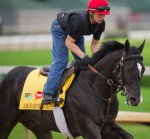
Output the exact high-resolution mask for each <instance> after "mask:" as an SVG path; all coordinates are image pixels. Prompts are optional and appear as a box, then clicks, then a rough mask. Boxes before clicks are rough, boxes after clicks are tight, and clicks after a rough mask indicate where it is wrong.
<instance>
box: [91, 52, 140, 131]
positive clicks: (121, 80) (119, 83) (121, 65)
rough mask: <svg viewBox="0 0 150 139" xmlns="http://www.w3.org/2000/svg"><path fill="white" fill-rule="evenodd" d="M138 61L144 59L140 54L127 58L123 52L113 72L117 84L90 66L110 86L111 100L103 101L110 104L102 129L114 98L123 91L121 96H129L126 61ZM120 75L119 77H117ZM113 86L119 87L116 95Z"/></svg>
mask: <svg viewBox="0 0 150 139" xmlns="http://www.w3.org/2000/svg"><path fill="white" fill-rule="evenodd" d="M137 59H141V60H142V59H143V57H142V56H141V55H140V54H134V55H130V56H126V53H125V51H124V52H123V55H122V57H121V59H120V62H119V64H118V65H117V66H116V68H115V70H114V71H113V72H112V73H113V75H114V78H115V81H116V82H117V83H115V82H114V81H113V80H112V79H109V78H107V77H106V76H105V75H103V74H102V73H101V72H99V71H97V70H96V69H95V68H94V67H92V66H91V65H88V67H89V68H90V69H91V70H92V71H93V72H94V73H96V74H97V75H99V76H101V77H102V78H104V79H105V80H106V81H107V84H108V85H109V86H110V90H111V95H110V98H108V99H105V98H102V99H103V100H105V101H107V102H108V105H107V110H106V116H105V118H104V121H103V123H102V126H101V129H102V128H103V126H104V124H105V121H106V119H107V116H108V113H109V109H110V104H111V103H112V102H113V98H114V96H115V95H116V94H117V93H118V92H119V91H121V95H122V96H127V92H126V87H125V84H124V74H123V73H124V63H125V61H128V60H137ZM117 73H118V76H117ZM113 86H115V87H117V91H116V93H113Z"/></svg>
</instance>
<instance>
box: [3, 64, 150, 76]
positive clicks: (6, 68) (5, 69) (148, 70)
mask: <svg viewBox="0 0 150 139" xmlns="http://www.w3.org/2000/svg"><path fill="white" fill-rule="evenodd" d="M14 67H15V66H0V74H7V73H8V72H9V71H10V70H11V69H12V68H14ZM36 67H37V66H36ZM149 75H150V66H149V67H146V69H145V72H144V76H149Z"/></svg>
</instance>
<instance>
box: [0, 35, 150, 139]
mask: <svg viewBox="0 0 150 139" xmlns="http://www.w3.org/2000/svg"><path fill="white" fill-rule="evenodd" d="M105 40H110V39H104V40H102V41H105ZM115 40H117V41H120V42H122V43H124V41H125V38H116V39H115ZM129 41H130V42H131V44H132V45H135V46H139V45H140V44H141V43H142V40H129ZM149 44H150V40H146V43H145V48H144V50H143V53H142V55H143V56H144V64H145V65H146V66H150V61H149V54H150V47H149ZM86 46H87V47H86V51H87V54H88V55H91V52H90V48H89V47H88V46H89V44H86ZM71 60H73V57H72V55H70V59H69V61H71ZM50 62H51V50H50V49H46V50H26V51H21V50H20V51H0V65H49V64H50ZM147 81H148V80H147ZM149 90H150V88H149V87H144V86H142V92H143V103H142V104H141V105H140V106H138V107H129V106H128V105H126V104H125V103H124V102H125V97H122V96H121V95H120V94H118V98H119V100H120V101H119V102H120V108H119V110H122V111H143V112H150V109H149V105H150V101H149V98H150V94H149ZM121 126H122V127H123V128H124V129H126V130H127V131H128V132H130V133H132V134H133V136H134V138H135V139H148V138H150V132H149V131H150V128H149V127H147V126H144V125H121ZM31 136H32V137H31V138H32V139H36V138H35V136H34V135H33V134H31ZM16 137H17V138H18V139H23V138H25V132H24V127H23V126H22V125H21V124H18V125H17V126H16V127H15V128H14V129H13V132H12V133H11V135H10V137H9V139H16ZM54 139H66V138H65V137H64V136H63V135H61V134H60V133H54ZM79 139H82V138H81V137H80V138H79Z"/></svg>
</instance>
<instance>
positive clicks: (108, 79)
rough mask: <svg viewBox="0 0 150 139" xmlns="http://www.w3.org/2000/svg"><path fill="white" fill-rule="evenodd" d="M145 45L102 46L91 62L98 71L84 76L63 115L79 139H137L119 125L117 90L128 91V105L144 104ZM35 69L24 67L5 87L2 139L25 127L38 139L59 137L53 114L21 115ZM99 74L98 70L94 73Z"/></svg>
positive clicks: (0, 94)
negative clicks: (22, 98) (19, 126)
mask: <svg viewBox="0 0 150 139" xmlns="http://www.w3.org/2000/svg"><path fill="white" fill-rule="evenodd" d="M144 43H145V41H144V42H143V43H142V44H141V45H140V46H139V47H135V46H132V47H130V43H129V41H128V40H127V41H126V42H125V44H122V43H119V42H117V41H107V42H104V43H103V46H102V49H101V50H100V51H98V52H97V53H95V54H94V55H93V56H92V57H91V61H92V62H93V67H94V71H92V70H91V69H88V70H85V71H81V72H80V74H79V75H78V76H77V77H76V78H75V80H74V81H73V83H72V85H71V87H70V88H69V90H68V92H67V96H66V101H65V105H64V107H63V112H64V115H65V118H66V122H67V125H68V128H69V130H70V132H71V134H72V135H73V137H74V138H76V137H78V136H82V137H83V138H84V139H133V136H132V135H131V134H130V133H128V132H126V131H125V130H123V129H122V128H121V127H120V126H119V125H118V124H117V123H116V122H115V118H116V116H117V113H118V106H119V104H118V99H117V89H118V88H119V89H120V90H123V95H125V96H126V99H127V104H128V105H132V106H138V104H139V103H140V102H141V92H140V80H141V78H142V75H143V73H144V69H145V68H144V65H143V58H142V56H141V53H142V51H143V48H144ZM34 69H35V68H32V67H26V66H19V67H16V68H14V69H12V70H11V71H10V72H9V73H8V74H7V75H6V77H5V79H4V80H3V81H2V83H1V86H0V139H7V138H8V136H9V134H10V132H11V131H12V129H13V128H14V127H15V125H16V124H17V123H18V122H20V123H22V124H23V125H24V126H25V127H26V128H28V129H30V130H31V131H32V132H33V133H34V134H35V136H36V137H37V139H52V134H51V132H50V131H56V132H60V131H59V130H58V128H57V126H56V123H55V120H54V116H53V112H52V111H43V112H42V114H39V111H36V110H35V111H34V110H19V109H18V107H19V101H20V96H21V92H22V89H23V85H24V82H25V79H26V77H27V75H28V74H29V72H30V71H32V70H34ZM95 69H96V70H95Z"/></svg>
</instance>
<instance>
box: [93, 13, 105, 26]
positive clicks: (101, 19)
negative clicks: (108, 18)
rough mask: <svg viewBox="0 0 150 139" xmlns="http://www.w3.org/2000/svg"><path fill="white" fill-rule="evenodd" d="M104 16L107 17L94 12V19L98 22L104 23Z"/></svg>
mask: <svg viewBox="0 0 150 139" xmlns="http://www.w3.org/2000/svg"><path fill="white" fill-rule="evenodd" d="M104 18H105V15H104V14H97V13H96V12H94V13H93V19H94V20H95V22H96V23H98V24H100V23H102V22H103V20H104Z"/></svg>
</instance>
